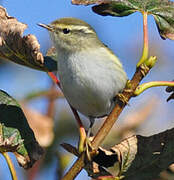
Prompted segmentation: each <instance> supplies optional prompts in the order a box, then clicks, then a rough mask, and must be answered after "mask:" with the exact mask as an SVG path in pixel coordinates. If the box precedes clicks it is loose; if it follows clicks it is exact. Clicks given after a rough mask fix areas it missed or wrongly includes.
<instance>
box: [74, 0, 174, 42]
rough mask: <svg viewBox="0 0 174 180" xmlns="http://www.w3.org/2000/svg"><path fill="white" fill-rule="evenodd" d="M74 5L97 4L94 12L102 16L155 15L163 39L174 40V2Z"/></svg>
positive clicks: (112, 0)
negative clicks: (141, 13) (142, 13)
mask: <svg viewBox="0 0 174 180" xmlns="http://www.w3.org/2000/svg"><path fill="white" fill-rule="evenodd" d="M72 3H73V4H84V5H88V4H97V5H95V6H93V7H92V9H93V11H94V12H95V13H97V14H100V15H102V16H107V15H110V16H118V17H123V16H128V15H130V14H132V13H134V12H137V11H139V12H147V13H148V14H149V15H153V17H154V19H155V22H156V24H157V27H158V31H159V33H160V36H161V38H162V39H166V38H169V39H171V40H174V2H172V1H169V0H92V1H91V0H72Z"/></svg>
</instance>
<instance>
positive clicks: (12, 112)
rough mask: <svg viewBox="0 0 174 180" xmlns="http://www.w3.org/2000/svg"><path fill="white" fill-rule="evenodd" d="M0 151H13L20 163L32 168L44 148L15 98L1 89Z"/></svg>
mask: <svg viewBox="0 0 174 180" xmlns="http://www.w3.org/2000/svg"><path fill="white" fill-rule="evenodd" d="M0 152H13V153H14V154H15V155H16V158H17V160H18V162H19V164H20V165H21V166H22V167H24V168H26V169H27V168H30V167H31V166H32V165H33V164H34V162H35V161H36V160H38V159H39V158H40V156H41V155H42V153H43V149H42V148H41V147H40V146H39V144H38V142H37V141H36V139H35V136H34V133H33V131H32V129H31V128H30V126H29V124H28V122H27V119H26V117H25V115H24V113H23V111H22V109H21V108H20V105H19V104H18V103H17V101H16V100H15V99H13V98H12V97H11V96H9V95H8V94H7V93H6V92H4V91H2V90H0Z"/></svg>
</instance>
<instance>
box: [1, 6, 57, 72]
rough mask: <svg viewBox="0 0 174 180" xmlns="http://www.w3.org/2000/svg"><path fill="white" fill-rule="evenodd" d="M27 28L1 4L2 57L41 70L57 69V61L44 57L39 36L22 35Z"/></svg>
mask: <svg viewBox="0 0 174 180" xmlns="http://www.w3.org/2000/svg"><path fill="white" fill-rule="evenodd" d="M26 28H27V25H26V24H24V23H21V22H19V21H17V19H15V18H14V17H11V16H8V14H7V12H6V10H5V8H3V7H2V6H0V32H1V33H0V58H2V59H5V60H10V61H12V62H15V63H17V64H21V65H24V66H27V67H30V68H34V69H37V70H41V71H46V72H47V71H54V70H56V69H57V63H56V61H55V60H54V59H52V58H51V57H50V58H48V57H46V58H44V57H43V55H42V53H41V52H40V44H39V43H38V40H37V38H36V37H35V36H34V35H32V34H28V35H26V36H22V34H23V32H24V30H25V29H26Z"/></svg>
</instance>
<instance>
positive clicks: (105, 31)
mask: <svg viewBox="0 0 174 180" xmlns="http://www.w3.org/2000/svg"><path fill="white" fill-rule="evenodd" d="M2 5H3V6H4V7H5V8H6V9H7V12H8V14H9V15H10V16H14V17H16V18H17V19H18V20H19V21H21V22H23V23H26V24H28V28H27V29H26V31H25V33H24V34H28V33H31V34H34V35H36V37H37V38H38V40H39V42H40V44H41V50H42V52H43V53H45V52H46V49H47V48H48V47H49V46H50V45H51V42H50V40H49V35H48V33H47V32H46V30H45V29H42V28H40V27H39V26H37V23H46V24H47V23H50V22H52V21H53V20H55V19H57V18H61V17H68V16H71V17H77V18H80V19H83V20H85V21H86V22H88V23H89V24H91V25H92V26H93V27H94V29H95V30H96V32H97V34H98V36H99V37H100V39H101V40H102V41H103V42H104V43H105V44H107V45H108V46H109V47H110V48H111V49H112V50H113V51H114V53H115V54H116V55H117V56H118V57H119V58H120V59H121V61H122V63H123V65H124V67H125V70H126V72H127V73H128V76H129V78H131V76H132V74H133V72H134V71H135V65H136V62H138V58H139V57H140V55H141V49H142V33H143V32H142V16H141V14H140V13H135V14H132V15H130V16H127V17H123V18H117V17H116V18H115V17H109V16H107V17H103V16H99V15H97V14H94V13H93V12H92V10H91V7H90V6H75V5H72V4H71V2H70V0H64V1H60V0H49V1H48V0H25V1H24V0H4V1H3V2H2ZM148 22H149V38H150V44H151V43H153V42H155V44H157V45H158V46H157V47H158V48H160V51H162V52H163V54H164V55H163V56H162V57H163V58H160V60H159V62H160V63H159V64H161V65H157V67H155V68H154V71H152V72H151V73H150V74H149V75H148V77H147V78H145V80H144V81H148V80H156V79H157V80H172V79H174V71H173V66H174V62H173V61H174V53H173V52H174V42H173V41H171V40H165V41H163V40H162V39H161V38H160V36H159V34H158V32H157V28H156V25H155V22H154V20H153V17H152V16H149V18H148ZM153 45H154V44H153ZM150 48H152V45H150ZM155 52H156V51H155ZM152 53H153V52H152ZM153 55H154V54H153ZM166 64H170V67H169V66H167V65H166ZM167 68H168V69H167ZM0 71H1V79H0V89H4V90H6V91H7V92H8V93H10V94H11V95H13V96H14V97H16V98H22V97H23V96H25V95H26V94H27V93H28V92H30V91H31V90H36V89H39V88H47V87H49V85H50V81H49V78H48V77H47V75H46V74H45V73H42V72H39V71H35V70H31V69H29V68H25V67H24V68H23V67H21V66H19V65H12V66H10V67H6V68H4V69H0ZM24 74H25V76H24ZM26 77H27V78H26ZM7 79H8V80H7ZM26 79H27V80H26ZM149 93H152V94H153V93H155V94H156V95H157V97H158V96H159V97H160V98H162V100H161V101H162V103H161V104H164V101H165V99H166V97H167V95H166V94H165V93H164V88H158V89H153V90H150V92H149ZM146 96H147V93H145V95H142V96H141V97H138V98H137V100H138V101H136V103H139V104H141V103H142V101H141V98H143V97H144V98H145V97H146ZM131 103H132V104H134V102H132V101H131ZM43 104H44V102H43V101H42V102H41V101H37V103H34V104H32V105H33V107H34V108H36V109H38V110H39V111H42V109H43ZM165 105H166V106H167V107H168V111H167V112H168V114H171V113H172V111H173V103H169V104H165ZM167 112H166V113H167ZM157 113H159V112H157ZM171 117H172V116H171ZM160 118H161V120H160ZM162 118H163V119H164V118H166V116H165V115H162V116H160V117H159V123H158V126H156V129H155V128H153V129H155V130H154V132H158V131H160V130H162V129H165V128H167V127H168V126H167V125H166V122H163V121H162ZM155 123H157V121H155V122H153V123H152V124H155ZM170 123H172V122H170ZM152 124H151V125H149V126H147V127H146V129H148V128H149V127H150V126H152ZM173 124H174V123H173ZM0 160H1V159H0ZM18 169H20V168H18ZM6 170H7V168H6ZM0 171H1V170H0ZM50 171H51V173H50V174H52V175H53V173H52V172H53V171H52V170H50ZM43 175H45V174H44V173H43ZM47 177H48V176H46V178H47ZM40 178H41V179H43V176H42V177H40ZM52 178H53V177H52ZM7 179H9V177H7V178H6V179H5V178H3V180H7ZM77 179H81V177H79V178H77Z"/></svg>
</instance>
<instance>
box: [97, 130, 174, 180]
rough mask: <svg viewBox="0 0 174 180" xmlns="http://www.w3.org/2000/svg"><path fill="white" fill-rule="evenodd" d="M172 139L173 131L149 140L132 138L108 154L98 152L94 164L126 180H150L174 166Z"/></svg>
mask: <svg viewBox="0 0 174 180" xmlns="http://www.w3.org/2000/svg"><path fill="white" fill-rule="evenodd" d="M173 137H174V129H171V130H167V131H165V132H162V133H159V134H156V135H153V136H149V137H143V136H139V135H137V136H132V137H130V138H127V139H125V140H123V141H122V142H121V143H120V144H118V145H115V146H114V147H112V148H111V149H110V150H109V151H108V150H104V149H102V148H100V149H99V154H98V155H97V156H96V157H95V158H94V161H95V162H97V163H98V164H99V165H101V166H104V167H106V168H108V169H109V170H111V169H112V173H113V172H114V174H115V173H117V176H119V177H121V176H124V179H125V180H135V179H141V180H147V179H148V180H151V179H153V178H155V177H158V175H159V173H160V172H161V171H163V170H165V169H167V168H168V167H169V165H171V164H172V163H173V162H174V151H173V148H174V143H173ZM149 147H150V148H149ZM118 164H119V165H118Z"/></svg>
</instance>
